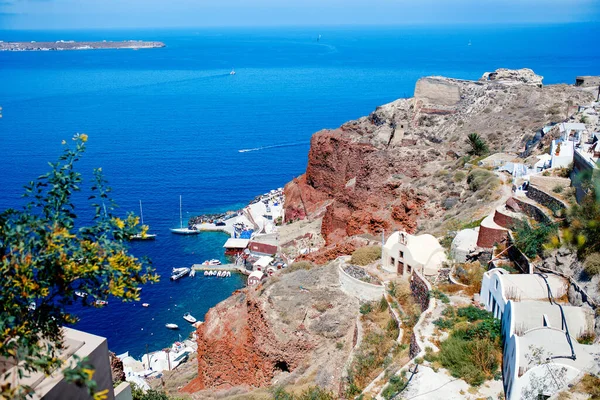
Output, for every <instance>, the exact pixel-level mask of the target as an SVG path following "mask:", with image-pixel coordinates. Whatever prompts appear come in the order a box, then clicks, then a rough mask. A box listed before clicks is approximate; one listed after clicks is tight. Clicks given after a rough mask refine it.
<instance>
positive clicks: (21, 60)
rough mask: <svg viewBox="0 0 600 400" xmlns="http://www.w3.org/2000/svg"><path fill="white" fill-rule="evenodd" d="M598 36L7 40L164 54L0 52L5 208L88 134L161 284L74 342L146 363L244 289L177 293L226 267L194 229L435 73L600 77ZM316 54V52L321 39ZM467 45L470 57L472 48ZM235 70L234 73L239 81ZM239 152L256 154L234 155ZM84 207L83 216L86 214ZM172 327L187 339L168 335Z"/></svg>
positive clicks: (86, 325) (310, 32)
mask: <svg viewBox="0 0 600 400" xmlns="http://www.w3.org/2000/svg"><path fill="white" fill-rule="evenodd" d="M597 31H598V26H597V24H577V25H575V24H573V25H558V26H556V25H553V26H550V25H545V26H493V27H483V26H477V27H452V26H447V27H402V28H399V27H395V28H391V27H379V28H365V27H362V28H350V27H344V28H320V29H316V28H285V29H284V28H277V29H275V28H272V29H231V28H228V29H216V28H212V29H188V30H153V31H141V30H128V31H64V32H62V31H45V32H33V31H1V30H0V40H4V41H9V40H19V41H21V40H36V41H44V40H61V39H62V40H124V39H143V40H160V41H163V42H165V43H166V45H167V47H166V48H162V49H147V50H139V51H132V50H98V51H72V52H22V53H8V52H0V76H2V80H1V82H0V106H1V107H2V108H3V110H2V114H3V118H2V119H0V144H1V146H2V153H1V154H2V155H1V161H2V162H1V163H0V210H2V209H5V208H8V207H17V206H18V205H19V204H21V202H22V200H21V199H20V195H21V194H22V192H23V190H22V186H23V185H24V184H25V183H26V182H27V181H29V180H31V179H34V178H35V177H36V176H38V175H40V174H42V173H44V172H45V171H46V170H47V169H48V166H47V162H48V161H52V160H54V159H56V157H57V156H58V155H59V153H60V148H61V146H60V142H61V140H62V139H68V138H70V137H71V136H72V135H73V134H74V133H76V132H82V133H83V132H85V133H87V134H88V135H89V138H90V139H89V142H88V150H87V152H86V154H85V156H84V158H83V160H82V161H81V162H80V170H82V171H84V172H86V174H87V175H89V172H90V171H91V170H92V168H94V167H102V168H103V171H104V173H105V176H106V177H107V178H108V180H109V182H110V184H111V186H112V187H113V194H114V198H115V200H116V202H117V203H118V204H119V205H120V209H121V210H122V213H123V214H124V213H125V212H126V211H135V212H137V211H138V201H139V200H142V201H143V204H144V217H145V222H146V223H148V224H149V225H150V226H151V231H152V232H154V233H157V234H158V238H157V240H156V241H155V242H143V243H132V244H131V250H132V252H133V253H134V254H136V255H139V256H148V257H150V258H151V259H152V261H153V265H154V267H155V268H156V269H157V271H158V272H159V273H161V274H163V279H162V280H161V282H160V283H158V284H156V285H150V286H147V287H144V289H143V291H142V301H143V302H148V303H150V304H151V306H150V307H149V308H142V307H141V306H140V303H126V304H122V303H118V302H117V301H111V302H110V304H109V305H108V306H107V307H105V308H103V309H82V310H77V311H78V313H79V315H80V316H81V321H80V322H79V323H78V324H77V328H79V329H82V330H86V331H89V332H92V333H95V334H98V335H102V336H106V337H107V338H108V343H109V347H110V348H111V349H112V350H113V351H115V352H117V353H120V352H123V351H127V350H129V351H130V352H131V354H132V355H135V356H139V355H140V354H142V353H144V352H145V350H146V347H148V348H149V349H150V350H156V349H160V348H163V347H166V346H168V345H169V344H170V343H172V342H173V341H175V340H177V339H178V335H179V334H181V335H183V336H187V334H188V333H189V332H191V331H192V328H191V327H189V326H187V323H186V322H185V321H184V320H183V319H182V315H183V314H184V313H185V312H187V311H189V312H191V313H192V314H193V315H195V316H196V317H198V318H200V319H203V316H204V314H205V313H206V311H207V310H208V309H209V308H210V307H211V306H213V305H215V304H216V303H217V302H219V301H221V300H223V299H225V298H226V297H228V296H229V295H230V294H231V292H232V291H234V290H236V289H238V288H240V287H242V286H243V285H244V282H243V279H242V278H241V277H239V276H238V277H234V278H229V279H218V278H204V277H203V276H197V277H196V278H194V279H189V278H188V279H183V280H181V281H179V282H170V281H169V280H168V273H169V271H170V270H171V268H172V267H180V266H189V265H191V264H193V263H198V262H202V261H204V260H206V259H209V258H221V259H223V251H222V245H223V243H224V242H225V240H226V239H227V236H226V235H224V234H221V233H202V234H201V235H198V236H195V237H181V236H175V235H172V234H170V233H169V231H168V228H169V227H173V226H176V225H178V223H179V208H178V207H179V195H182V196H183V208H184V213H185V216H184V217H187V216H191V215H195V214H199V213H206V212H213V211H223V210H227V209H235V208H239V207H241V206H243V205H244V204H245V203H247V202H248V201H249V200H250V199H251V198H253V197H254V196H256V195H258V194H260V193H264V192H266V191H268V190H270V189H273V188H277V187H281V186H283V185H284V184H285V183H286V182H288V181H289V180H291V179H292V178H293V177H295V176H297V175H299V174H301V173H303V171H304V169H305V167H306V160H307V153H308V149H309V140H310V137H311V135H312V133H314V132H315V131H317V130H319V129H323V128H333V127H337V126H339V125H340V124H341V123H343V122H345V121H348V120H350V119H355V118H358V117H360V116H363V115H367V114H368V113H369V112H371V111H372V110H374V109H375V107H376V106H378V105H381V104H384V103H387V102H389V101H392V100H395V99H397V98H400V97H410V96H411V95H412V93H413V88H414V84H415V82H416V80H417V79H418V78H419V77H422V76H425V75H444V76H450V77H456V78H465V79H476V78H479V77H480V76H481V74H483V72H485V71H492V70H495V69H496V68H500V67H507V68H522V67H528V68H532V69H534V71H535V72H537V73H538V74H541V75H543V76H545V80H544V82H545V83H546V84H550V83H561V82H562V83H572V82H574V80H575V76H576V75H598V74H600V49H599V48H598V47H597V46H587V47H585V49H584V48H582V47H581V46H579V45H578V43H589V39H590V38H593V37H595V36H596V34H597ZM319 34H320V35H321V40H320V41H317V40H316V38H317V36H318V35H319ZM469 41H471V43H472V45H470V46H469V45H468V43H469ZM232 68H235V70H236V72H237V74H236V75H235V76H230V75H229V71H230V70H231V69H232ZM239 150H251V151H246V152H240V151H239ZM79 208H80V209H84V204H80V205H79ZM167 322H175V323H177V324H178V325H180V327H183V329H182V330H181V331H180V332H174V331H169V330H167V329H165V328H164V324H165V323H167Z"/></svg>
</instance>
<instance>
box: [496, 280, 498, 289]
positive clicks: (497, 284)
mask: <svg viewBox="0 0 600 400" xmlns="http://www.w3.org/2000/svg"><path fill="white" fill-rule="evenodd" d="M496 289H498V278H496Z"/></svg>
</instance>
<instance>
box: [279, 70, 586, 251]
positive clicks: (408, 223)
mask: <svg viewBox="0 0 600 400" xmlns="http://www.w3.org/2000/svg"><path fill="white" fill-rule="evenodd" d="M591 100H592V95H591V93H589V92H586V91H584V90H582V89H580V88H577V87H574V86H570V85H550V86H543V85H542V77H541V76H539V75H536V74H535V73H534V72H533V71H531V70H529V69H522V70H507V69H499V70H497V71H495V72H492V73H489V72H486V73H485V74H484V75H483V76H482V78H481V79H480V80H478V81H467V80H460V79H452V78H444V77H435V76H434V77H426V78H422V79H419V81H418V82H417V84H416V86H415V92H414V97H413V98H410V99H399V100H396V101H394V102H392V103H389V104H386V105H383V106H381V107H378V108H377V109H376V110H375V111H374V112H373V113H371V114H370V115H369V116H367V117H363V118H359V119H358V120H355V121H350V122H348V123H345V124H344V125H342V126H341V127H339V128H337V129H333V130H323V131H320V132H317V133H315V134H314V135H313V137H312V139H311V147H310V152H309V157H308V165H307V168H306V172H305V174H303V175H301V176H300V177H298V178H296V179H294V180H293V181H292V182H290V183H288V184H287V185H286V187H285V195H286V203H285V218H286V221H296V220H302V219H308V220H321V221H322V224H321V230H320V232H319V233H320V234H321V235H322V237H323V239H324V241H325V244H326V246H327V248H325V249H323V250H322V252H323V251H328V249H330V248H331V247H332V246H335V245H339V244H341V243H345V242H347V241H348V240H349V238H352V237H353V236H356V235H376V236H379V235H381V233H382V232H383V231H385V232H390V231H393V230H398V229H404V230H406V231H408V232H414V231H415V230H417V229H418V228H427V229H428V230H430V231H433V232H434V233H435V230H436V229H437V228H441V225H442V221H444V220H445V219H447V218H448V217H454V216H460V217H461V218H462V219H464V220H467V221H468V220H469V219H470V218H476V217H479V215H478V213H480V214H482V215H485V212H487V210H483V209H481V206H478V207H474V205H476V204H475V203H474V200H473V193H472V192H471V191H469V187H468V185H467V182H466V181H465V179H464V176H462V177H461V175H460V174H456V172H457V171H458V170H459V169H461V168H462V167H463V166H464V164H465V160H464V159H463V158H462V157H463V156H465V155H467V151H468V150H469V146H468V144H467V140H466V138H467V136H468V135H469V134H470V133H473V132H476V133H478V134H479V135H480V136H481V137H482V138H483V140H484V141H485V142H486V143H487V144H488V145H489V147H490V151H491V153H494V152H497V151H503V152H509V153H513V154H514V155H515V158H516V157H518V155H519V154H520V153H521V152H522V151H523V150H524V149H525V145H526V143H527V142H528V141H530V139H531V138H532V137H533V135H534V134H535V132H536V131H538V130H539V129H541V128H542V127H543V126H545V125H546V124H548V123H551V122H557V121H559V120H561V119H564V118H565V117H566V115H567V113H568V112H569V106H570V105H573V104H581V103H583V102H586V101H587V102H589V101H591ZM440 171H442V172H440ZM467 172H468V171H467ZM478 200H481V199H478ZM488 200H494V199H488ZM493 206H494V203H493V201H490V202H489V207H493ZM438 230H439V231H441V230H442V229H438ZM296 255H297V254H292V256H296ZM335 255H336V254H333V256H335ZM305 258H308V259H310V260H313V261H323V258H322V257H321V253H320V252H315V253H312V254H311V255H309V256H305Z"/></svg>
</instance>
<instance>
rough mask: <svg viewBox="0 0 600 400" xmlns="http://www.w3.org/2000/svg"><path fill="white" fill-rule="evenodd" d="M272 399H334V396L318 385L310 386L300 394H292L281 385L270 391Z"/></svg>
mask: <svg viewBox="0 0 600 400" xmlns="http://www.w3.org/2000/svg"><path fill="white" fill-rule="evenodd" d="M271 395H272V396H273V400H334V399H335V398H336V397H335V396H334V394H333V393H332V392H329V391H327V390H325V389H323V388H321V387H319V386H311V387H309V388H308V389H306V390H304V391H303V392H302V393H300V394H292V393H288V392H286V391H285V389H284V388H283V387H281V386H278V387H276V388H274V389H273V390H272V391H271Z"/></svg>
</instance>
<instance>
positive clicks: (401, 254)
mask: <svg viewBox="0 0 600 400" xmlns="http://www.w3.org/2000/svg"><path fill="white" fill-rule="evenodd" d="M399 258H401V259H402V258H404V252H403V251H401V252H400V255H399Z"/></svg>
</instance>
